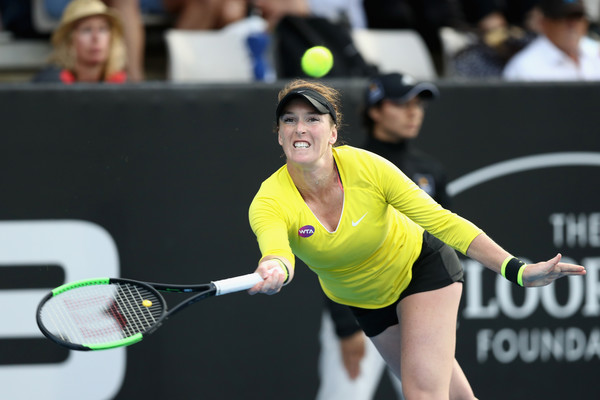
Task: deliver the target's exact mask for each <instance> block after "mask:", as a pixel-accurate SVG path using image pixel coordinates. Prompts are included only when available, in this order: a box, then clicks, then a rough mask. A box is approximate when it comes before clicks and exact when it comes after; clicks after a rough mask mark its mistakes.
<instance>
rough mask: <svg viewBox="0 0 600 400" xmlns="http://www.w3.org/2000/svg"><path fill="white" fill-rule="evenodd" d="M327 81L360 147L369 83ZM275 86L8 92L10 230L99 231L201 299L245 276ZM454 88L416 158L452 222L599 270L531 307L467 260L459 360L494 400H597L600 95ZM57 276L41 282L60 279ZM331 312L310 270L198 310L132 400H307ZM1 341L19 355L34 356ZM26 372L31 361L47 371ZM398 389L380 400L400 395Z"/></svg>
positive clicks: (482, 394) (131, 270)
mask: <svg viewBox="0 0 600 400" xmlns="http://www.w3.org/2000/svg"><path fill="white" fill-rule="evenodd" d="M331 83H332V84H334V85H335V86H337V87H338V88H340V89H341V90H342V92H343V94H344V112H345V119H346V124H347V126H346V127H344V129H343V130H342V135H343V136H344V137H345V139H346V141H347V142H348V143H350V144H353V145H360V143H361V142H362V137H363V134H362V132H361V131H360V130H359V125H360V115H359V109H360V104H361V100H362V98H361V94H362V88H363V85H364V82H363V81H361V80H354V81H331ZM279 87H280V85H278V84H273V85H250V86H246V85H244V86H233V85H215V86H169V85H160V84H155V85H152V84H148V85H140V86H132V87H125V88H122V87H121V88H117V87H101V88H92V87H85V86H83V87H75V88H66V89H65V88H56V87H52V86H43V85H40V86H6V87H3V88H0V121H1V124H2V125H1V128H0V129H1V131H2V136H1V137H2V149H1V151H2V157H1V158H0V169H1V170H2V171H3V172H2V174H1V177H0V184H1V187H2V195H1V196H0V221H2V220H60V219H82V220H87V221H91V222H94V223H96V224H98V225H101V226H102V227H104V228H105V229H106V230H107V231H108V232H109V233H110V234H111V235H112V236H113V238H114V239H115V241H116V244H117V247H118V251H119V256H120V262H121V275H122V276H125V277H133V278H137V279H142V280H152V281H168V282H190V281H193V282H196V281H205V280H211V279H219V278H224V277H228V276H232V275H237V274H242V273H246V272H250V271H252V270H253V268H254V266H255V264H256V261H257V259H258V258H259V253H258V249H257V246H256V243H255V239H254V236H253V234H252V232H251V230H250V228H249V226H248V222H247V208H248V205H249V203H250V201H251V199H252V197H253V195H254V193H255V192H256V190H257V189H258V186H259V185H260V182H261V181H262V180H263V179H265V178H266V177H267V176H268V175H269V174H270V173H272V172H273V171H274V170H275V169H276V168H277V167H278V166H280V165H281V164H282V163H283V158H282V157H281V151H280V150H279V148H278V145H277V142H276V138H275V135H274V134H273V126H274V121H273V114H274V108H275V102H276V93H277V90H278V89H279ZM440 89H441V93H442V96H441V98H440V99H439V100H438V101H436V102H435V103H432V104H431V106H430V107H429V109H428V116H427V119H426V123H425V125H424V128H423V132H422V136H421V138H420V139H419V140H418V144H419V145H420V147H422V148H423V149H426V150H427V151H428V152H429V153H431V154H433V155H435V156H436V157H438V158H439V159H440V160H441V161H442V162H443V163H444V164H445V165H446V166H447V168H448V173H449V177H450V180H451V181H453V186H452V187H451V189H452V190H453V193H454V194H455V196H454V205H453V209H454V210H455V211H456V212H458V213H460V214H461V215H463V216H465V217H467V218H469V219H471V220H472V221H474V222H475V223H477V224H479V225H480V226H481V227H483V228H484V229H485V230H486V231H487V232H488V233H489V234H490V235H491V236H492V237H493V238H495V239H496V240H497V241H498V242H500V243H501V244H502V245H503V246H505V247H506V248H507V249H509V250H510V251H511V252H513V253H515V254H516V255H519V256H521V257H523V258H526V259H532V260H539V259H544V258H549V257H551V256H553V255H554V254H556V253H557V252H561V253H562V254H563V255H564V256H565V257H568V258H571V259H572V260H574V261H576V262H578V263H583V262H585V263H586V265H588V266H589V267H590V272H592V273H590V274H589V276H588V277H587V278H585V279H582V278H575V279H571V280H569V281H567V280H564V282H560V283H559V284H557V285H554V286H551V287H548V288H544V289H528V290H526V291H523V290H519V289H516V288H512V287H511V286H510V285H509V284H508V283H506V282H505V281H504V280H503V279H496V276H495V275H494V274H492V273H490V272H489V271H482V270H481V268H480V266H478V265H477V264H475V263H468V262H466V263H465V267H466V270H467V285H466V287H465V296H464V301H463V307H462V309H461V315H460V328H459V331H458V344H457V346H458V353H457V358H458V359H459V361H460V362H461V363H462V365H463V368H464V370H465V372H466V373H467V375H468V376H469V378H470V379H471V382H472V384H473V386H474V388H475V391H476V394H477V395H478V397H479V398H485V399H503V398H507V397H510V398H514V399H531V398H548V399H561V398H563V397H566V396H572V395H573V392H574V391H577V398H580V399H595V398H597V395H598V392H597V391H594V389H592V385H591V384H585V382H590V381H592V379H594V376H595V372H596V371H597V370H598V367H599V366H600V363H599V358H600V329H599V327H598V315H599V314H600V310H599V308H600V305H599V303H600V299H599V297H600V284H599V283H598V275H597V269H598V268H597V265H598V263H599V262H600V261H598V260H597V253H598V247H600V222H599V221H600V217H599V216H598V213H599V212H600V210H598V207H597V196H598V190H597V188H596V183H597V182H598V178H599V177H600V174H599V170H598V168H599V167H600V162H598V161H597V159H598V158H599V157H600V138H599V135H598V126H600V115H599V113H598V112H597V111H596V108H597V104H598V100H600V85H597V84H593V85H592V84H580V85H578V84H569V85H567V84H564V85H562V84H554V85H542V84H540V85H536V84H531V85H508V84H502V85H501V84H498V85H495V84H489V85H483V86H480V85H453V84H443V83H442V84H440ZM498 163H502V164H500V165H498ZM490 166H495V168H490V169H484V168H485V167H490ZM476 171H478V172H479V175H475V176H471V179H469V178H468V177H467V178H465V176H467V174H469V173H472V172H476ZM463 178H464V179H463ZM28 271H29V272H30V271H31V270H28ZM45 271H47V270H42V269H40V270H39V273H38V274H37V276H36V277H35V279H39V280H40V281H42V282H43V281H44V280H52V279H56V276H57V274H56V273H55V272H56V271H54V273H53V275H52V277H51V278H49V277H47V276H45V274H46V272H45ZM58 276H60V274H58ZM59 283H60V282H59ZM5 286H6V285H4V286H3V288H4V287H5ZM42 286H43V285H42ZM48 286H50V284H48ZM8 287H10V285H8ZM173 300H175V298H173ZM320 301H321V300H320V293H319V288H318V286H317V283H316V279H315V277H314V276H313V275H312V273H311V272H309V271H308V270H307V269H306V268H305V267H304V266H303V265H299V266H298V271H297V279H296V280H295V281H294V284H292V285H290V286H288V287H286V288H285V290H284V291H283V292H282V293H280V294H279V295H277V296H271V297H267V296H254V297H248V296H246V295H245V294H235V295H231V296H226V297H223V298H219V299H211V300H208V301H207V302H205V303H203V304H199V305H198V306H196V307H195V308H193V309H190V310H188V311H186V312H185V313H184V314H181V315H179V316H177V317H175V318H173V319H172V320H171V321H169V323H168V325H166V326H165V327H164V328H162V329H161V330H159V331H158V332H157V333H156V334H155V335H154V336H152V337H151V338H148V339H146V340H145V341H144V342H142V343H140V344H138V345H136V346H133V347H131V348H129V349H128V353H127V355H128V358H127V370H126V371H127V372H126V376H125V380H124V384H123V387H122V389H121V391H120V392H119V395H118V396H117V398H119V399H126V398H133V397H134V396H138V394H139V393H140V391H141V392H143V393H146V394H148V395H150V396H151V398H159V397H165V398H166V397H168V398H189V397H193V396H196V395H197V394H198V392H201V393H202V394H203V397H204V398H226V399H234V398H268V399H276V398H277V399H278V398H286V399H307V398H311V397H313V396H314V393H315V392H316V387H317V384H318V376H317V371H316V363H317V356H318V341H317V332H318V325H319V319H320V310H321V309H320ZM40 341H41V339H40ZM0 342H4V344H0V346H2V349H13V351H14V349H19V347H18V346H19V345H20V346H29V345H31V343H32V342H29V343H27V344H23V343H21V342H19V341H16V340H13V341H11V340H6V339H5V340H1V341H0ZM35 343H36V348H38V347H39V348H45V347H48V348H47V350H43V351H47V352H48V353H51V352H53V351H54V348H53V347H52V346H53V345H51V344H47V343H45V342H41V343H40V342H37V341H36V342H35ZM27 348H30V347H27ZM25 353H27V351H25ZM30 357H31V359H30V360H29V361H28V360H27V357H24V358H23V357H19V358H18V363H34V362H38V361H36V357H40V355H36V354H31V355H30ZM46 358H47V357H46ZM46 358H45V359H46ZM50 358H51V357H50ZM63 359H64V356H63V357H62V358H61V356H56V360H57V362H59V361H62V360H63ZM151 359H156V360H158V362H159V365H158V366H155V367H150V366H149V360H151ZM13 363H17V362H15V361H13ZM147 382H152V383H153V385H152V386H149V385H147V384H146V383H147ZM386 390H387V389H386V388H384V389H382V390H380V392H379V393H378V396H379V397H380V398H389V396H390V393H389V390H388V391H387V392H386Z"/></svg>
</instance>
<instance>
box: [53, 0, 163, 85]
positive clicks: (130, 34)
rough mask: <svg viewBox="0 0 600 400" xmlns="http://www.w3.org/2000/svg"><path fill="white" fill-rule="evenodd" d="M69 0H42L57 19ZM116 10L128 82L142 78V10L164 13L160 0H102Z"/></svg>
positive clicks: (143, 42) (143, 47)
mask: <svg viewBox="0 0 600 400" xmlns="http://www.w3.org/2000/svg"><path fill="white" fill-rule="evenodd" d="M70 1H71V0H44V5H45V9H46V11H47V13H48V15H50V16H51V17H53V18H56V19H59V18H60V17H61V15H62V14H63V12H64V10H65V8H66V7H67V5H68V4H69V3H70ZM103 1H104V3H105V4H106V5H107V6H109V7H111V8H113V9H114V10H116V12H117V13H118V14H119V15H120V18H121V20H122V21H124V23H123V24H122V25H123V37H124V41H125V45H126V46H127V72H128V79H129V81H130V82H138V81H142V80H144V58H145V57H144V52H145V46H146V33H145V30H144V23H143V20H142V12H147V13H164V8H163V6H162V3H161V2H162V0H103Z"/></svg>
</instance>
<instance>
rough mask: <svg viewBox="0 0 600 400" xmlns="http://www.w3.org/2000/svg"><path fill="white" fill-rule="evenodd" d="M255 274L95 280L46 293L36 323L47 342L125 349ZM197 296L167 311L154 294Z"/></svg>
mask: <svg viewBox="0 0 600 400" xmlns="http://www.w3.org/2000/svg"><path fill="white" fill-rule="evenodd" d="M262 280H263V279H262V278H261V276H260V275H259V274H257V273H253V274H248V275H241V276H237V277H234V278H229V279H222V280H218V281H214V282H211V283H208V284H201V285H190V286H185V285H169V284H162V283H149V282H139V281H134V280H130V279H119V278H99V279H86V280H81V281H76V282H72V283H67V284H64V285H62V286H59V287H57V288H56V289H54V290H52V291H51V292H50V293H48V294H47V295H46V296H45V297H44V298H43V299H42V300H41V302H40V304H39V306H38V309H37V316H36V319H37V324H38V326H39V328H40V330H41V331H42V333H43V334H44V335H45V336H46V337H47V338H48V339H50V340H52V341H54V342H55V343H58V344H59V345H61V346H64V347H67V348H69V349H73V350H84V351H87V350H104V349H111V348H115V347H122V346H129V345H131V344H134V343H137V342H139V341H140V340H142V339H143V338H144V337H145V336H147V335H149V334H151V333H152V332H154V331H155V330H156V329H157V328H158V327H159V326H160V325H161V324H162V322H163V321H165V320H166V319H167V318H168V317H170V316H171V315H173V314H175V313H176V312H178V311H181V310H182V309H184V308H185V307H187V306H189V305H191V304H194V303H196V302H198V301H200V300H202V299H205V298H207V297H211V296H221V295H224V294H228V293H233V292H239V291H242V290H246V289H250V288H251V287H253V286H254V285H256V284H257V283H258V282H262ZM159 290H160V291H164V292H176V293H193V292H195V293H198V292H199V293H198V294H195V295H194V296H192V297H189V298H188V299H187V300H184V301H182V302H181V303H179V304H177V305H176V306H175V307H173V308H172V309H171V310H169V311H167V303H166V301H165V299H164V298H163V296H161V294H160V293H159V292H158V291H159Z"/></svg>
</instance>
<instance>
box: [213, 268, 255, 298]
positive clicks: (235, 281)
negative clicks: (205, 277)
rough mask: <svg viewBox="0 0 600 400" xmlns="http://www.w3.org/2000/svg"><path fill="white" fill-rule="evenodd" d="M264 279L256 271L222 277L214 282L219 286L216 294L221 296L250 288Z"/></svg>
mask: <svg viewBox="0 0 600 400" xmlns="http://www.w3.org/2000/svg"><path fill="white" fill-rule="evenodd" d="M262 281H263V278H262V277H261V276H260V275H259V274H257V273H256V272H255V273H253V274H248V275H240V276H236V277H234V278H227V279H221V280H220V281H214V282H212V283H213V285H215V287H216V288H217V292H216V293H215V296H221V295H223V294H228V293H233V292H239V291H242V290H246V289H250V288H251V287H252V286H254V285H256V284H257V283H258V282H262Z"/></svg>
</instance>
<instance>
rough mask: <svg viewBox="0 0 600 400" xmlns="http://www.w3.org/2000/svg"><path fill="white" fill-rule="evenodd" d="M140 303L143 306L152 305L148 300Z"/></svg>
mask: <svg viewBox="0 0 600 400" xmlns="http://www.w3.org/2000/svg"><path fill="white" fill-rule="evenodd" d="M142 305H143V306H144V307H152V302H151V301H150V300H144V301H142Z"/></svg>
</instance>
